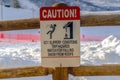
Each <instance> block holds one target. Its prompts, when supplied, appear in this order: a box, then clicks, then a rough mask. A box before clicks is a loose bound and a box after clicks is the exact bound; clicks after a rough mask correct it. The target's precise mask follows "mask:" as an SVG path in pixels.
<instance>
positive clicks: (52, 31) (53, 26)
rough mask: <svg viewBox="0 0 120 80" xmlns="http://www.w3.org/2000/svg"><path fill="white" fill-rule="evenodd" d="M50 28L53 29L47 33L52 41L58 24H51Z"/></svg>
mask: <svg viewBox="0 0 120 80" xmlns="http://www.w3.org/2000/svg"><path fill="white" fill-rule="evenodd" d="M50 28H51V30H49V31H48V32H47V34H50V39H52V35H53V33H54V31H55V29H56V24H51V25H50Z"/></svg>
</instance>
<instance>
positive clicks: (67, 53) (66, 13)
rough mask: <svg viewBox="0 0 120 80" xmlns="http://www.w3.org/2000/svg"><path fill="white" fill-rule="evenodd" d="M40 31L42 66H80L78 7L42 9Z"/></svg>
mask: <svg viewBox="0 0 120 80" xmlns="http://www.w3.org/2000/svg"><path fill="white" fill-rule="evenodd" d="M40 29H41V55H42V66H44V67H60V66H62V67H76V66H80V9H79V8H78V7H73V6H72V7H70V6H69V7H42V8H41V9H40Z"/></svg>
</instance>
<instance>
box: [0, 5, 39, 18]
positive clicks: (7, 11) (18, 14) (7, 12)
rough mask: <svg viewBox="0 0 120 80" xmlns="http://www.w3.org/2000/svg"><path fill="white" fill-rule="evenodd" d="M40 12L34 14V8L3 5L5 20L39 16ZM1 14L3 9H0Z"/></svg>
mask: <svg viewBox="0 0 120 80" xmlns="http://www.w3.org/2000/svg"><path fill="white" fill-rule="evenodd" d="M38 13H39V11H35V12H34V14H33V11H32V10H28V9H16V8H7V7H4V6H3V20H16V19H26V18H33V17H38ZM0 14H1V10H0ZM0 20H1V18H0Z"/></svg>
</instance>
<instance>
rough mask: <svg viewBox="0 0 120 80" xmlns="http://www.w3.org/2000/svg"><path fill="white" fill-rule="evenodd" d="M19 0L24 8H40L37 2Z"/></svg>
mask: <svg viewBox="0 0 120 80" xmlns="http://www.w3.org/2000/svg"><path fill="white" fill-rule="evenodd" d="M18 1H19V4H20V5H21V7H22V8H26V9H34V10H37V9H39V7H37V6H36V5H35V4H33V3H31V2H30V1H29V0H18Z"/></svg>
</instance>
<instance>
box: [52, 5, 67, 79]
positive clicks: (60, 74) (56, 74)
mask: <svg viewBox="0 0 120 80" xmlns="http://www.w3.org/2000/svg"><path fill="white" fill-rule="evenodd" d="M52 6H53V7H59V6H67V4H64V3H55V4H53V5H52ZM52 78H53V80H68V68H67V67H62V66H61V65H60V67H56V68H55V69H54V71H53V74H52Z"/></svg>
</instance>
